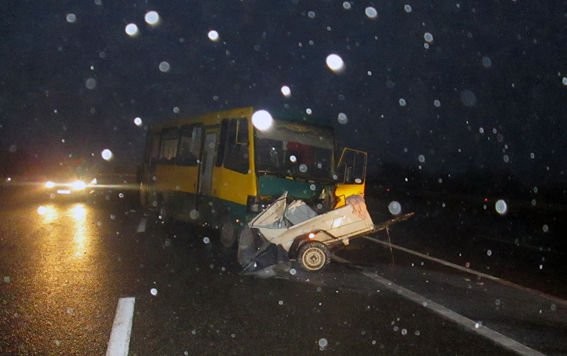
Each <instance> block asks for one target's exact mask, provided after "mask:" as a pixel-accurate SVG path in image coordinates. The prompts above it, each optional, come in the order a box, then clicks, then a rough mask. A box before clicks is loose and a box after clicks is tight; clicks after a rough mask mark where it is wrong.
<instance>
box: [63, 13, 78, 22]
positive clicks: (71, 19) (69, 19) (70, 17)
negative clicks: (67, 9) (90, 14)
mask: <svg viewBox="0 0 567 356" xmlns="http://www.w3.org/2000/svg"><path fill="white" fill-rule="evenodd" d="M65 20H67V22H68V23H75V22H76V21H77V15H75V14H73V13H70V14H67V16H65Z"/></svg>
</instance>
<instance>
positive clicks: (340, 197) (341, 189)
mask: <svg viewBox="0 0 567 356" xmlns="http://www.w3.org/2000/svg"><path fill="white" fill-rule="evenodd" d="M365 187H366V184H365V183H361V184H337V186H336V188H335V198H336V202H335V209H336V208H340V207H342V206H345V205H346V198H348V197H350V196H351V195H360V196H362V197H363V196H364V189H365Z"/></svg>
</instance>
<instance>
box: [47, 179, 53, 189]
mask: <svg viewBox="0 0 567 356" xmlns="http://www.w3.org/2000/svg"><path fill="white" fill-rule="evenodd" d="M45 187H46V188H49V189H51V188H53V187H55V183H53V182H52V181H47V182H45Z"/></svg>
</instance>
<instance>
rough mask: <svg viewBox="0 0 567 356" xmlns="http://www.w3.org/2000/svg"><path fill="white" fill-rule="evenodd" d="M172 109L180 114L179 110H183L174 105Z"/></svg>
mask: <svg viewBox="0 0 567 356" xmlns="http://www.w3.org/2000/svg"><path fill="white" fill-rule="evenodd" d="M172 111H173V113H174V114H179V112H180V111H181V109H179V107H178V106H174V107H173V109H172Z"/></svg>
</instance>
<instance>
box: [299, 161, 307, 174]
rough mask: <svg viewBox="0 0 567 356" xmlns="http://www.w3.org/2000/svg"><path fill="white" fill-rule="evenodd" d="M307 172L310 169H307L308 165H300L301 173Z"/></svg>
mask: <svg viewBox="0 0 567 356" xmlns="http://www.w3.org/2000/svg"><path fill="white" fill-rule="evenodd" d="M307 170H308V168H307V165H306V164H303V163H302V164H300V165H299V171H300V172H301V173H307Z"/></svg>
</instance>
